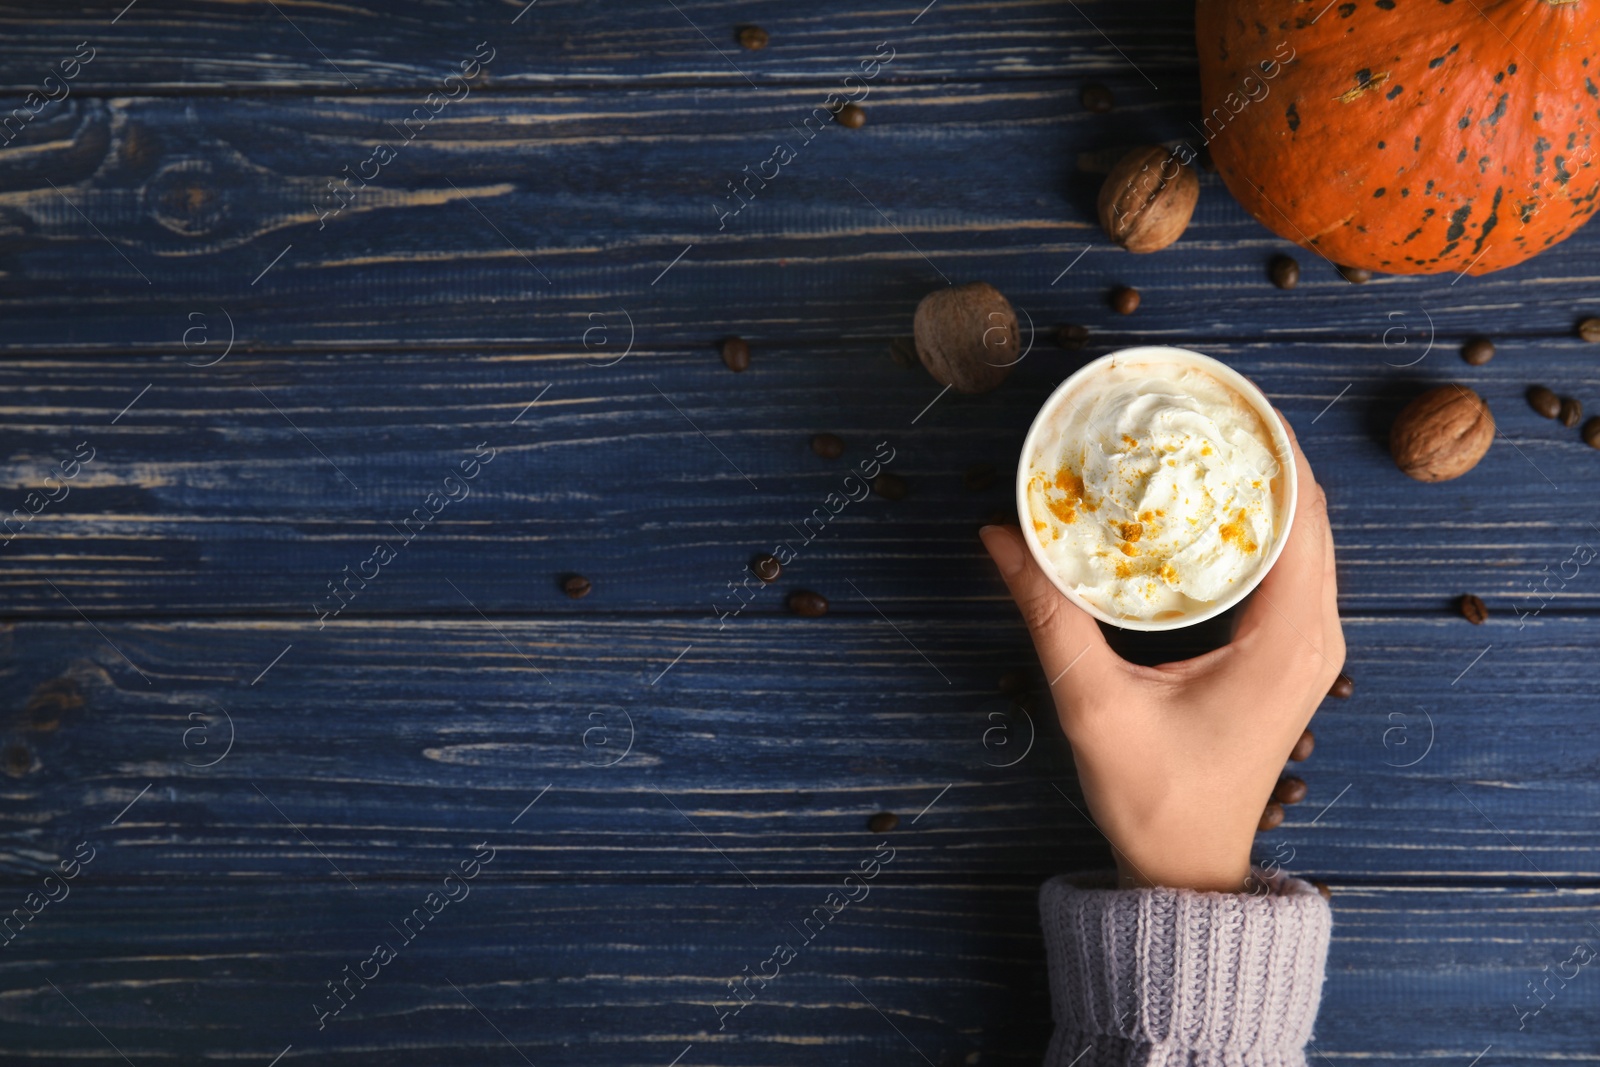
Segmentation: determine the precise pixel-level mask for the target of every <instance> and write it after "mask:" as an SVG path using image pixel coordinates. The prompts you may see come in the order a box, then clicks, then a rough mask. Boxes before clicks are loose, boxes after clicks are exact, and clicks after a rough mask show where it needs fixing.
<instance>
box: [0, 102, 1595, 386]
mask: <svg viewBox="0 0 1600 1067" xmlns="http://www.w3.org/2000/svg"><path fill="white" fill-rule="evenodd" d="M823 96H824V94H823V93H822V92H821V91H819V90H818V89H817V88H815V87H796V86H784V87H778V88H774V89H772V90H771V91H770V92H763V93H761V94H753V93H751V92H750V91H749V90H748V89H745V90H736V89H731V88H721V89H719V88H695V89H655V90H648V91H645V90H635V91H624V90H605V91H599V90H596V91H590V92H549V93H512V94H497V95H474V96H471V97H469V98H467V99H465V100H463V101H461V102H459V103H456V104H453V105H450V106H449V107H447V108H445V109H444V110H443V111H442V113H441V114H439V115H438V116H437V117H435V118H433V119H431V121H429V122H428V123H427V125H426V126H425V127H424V128H423V129H422V132H421V133H419V134H417V135H416V137H415V139H414V140H411V141H410V142H409V143H408V142H406V141H404V140H403V139H402V135H403V134H405V132H406V130H405V129H402V128H401V127H400V126H399V125H398V124H399V123H401V122H402V121H404V120H405V119H406V117H407V116H408V115H410V114H411V113H412V112H413V110H414V109H415V108H416V107H417V106H418V102H417V100H416V99H415V98H413V97H411V96H406V95H403V94H395V95H372V96H365V95H364V96H360V97H345V98H310V99H300V98H287V99H284V98H277V97H265V98H249V99H233V98H213V97H180V98H158V99H149V98H136V99H129V98H116V99H110V100H100V99H91V98H85V99H82V100H80V99H78V98H71V99H69V100H67V101H65V102H64V103H63V104H61V105H59V106H58V107H57V108H56V109H55V110H53V111H51V112H48V113H45V114H43V115H41V117H40V118H39V119H38V120H36V125H35V126H30V127H29V129H28V131H27V134H26V136H27V137H29V138H32V141H31V142H30V144H29V146H27V147H26V148H19V147H18V146H20V145H22V141H21V140H20V139H19V140H18V142H17V144H16V145H14V146H12V147H11V148H10V149H9V150H8V151H6V152H3V153H0V190H3V192H0V283H3V284H0V313H3V314H4V315H5V317H6V320H7V323H8V329H7V330H6V332H5V336H4V338H0V349H3V350H9V351H12V352H33V351H41V350H44V351H78V350H111V351H117V352H122V351H127V350H128V349H130V348H133V349H138V350H146V351H148V350H156V351H172V350H173V349H175V348H178V347H179V346H180V344H181V339H182V337H183V335H184V333H185V331H186V330H187V329H189V328H190V326H191V323H192V320H190V319H189V317H188V316H189V315H191V314H192V313H203V314H206V315H211V316H213V317H217V318H220V317H221V316H220V313H219V309H221V310H222V311H226V312H227V314H228V315H230V316H231V317H232V319H233V321H234V322H235V324H236V327H237V333H238V337H239V340H240V343H241V344H244V345H245V346H247V347H256V348H285V347H293V346H298V345H318V346H365V347H374V346H381V347H408V346H438V345H446V346H448V345H451V344H454V343H456V342H457V341H459V340H461V339H464V338H470V339H472V340H474V341H477V342H484V343H488V342H497V343H503V344H505V345H507V346H511V347H517V348H534V349H538V350H545V351H558V350H561V349H563V348H569V347H571V346H574V345H577V344H579V343H581V339H582V338H583V337H584V335H585V333H586V331H588V330H589V329H590V328H591V327H593V326H594V325H595V324H596V323H597V321H599V320H597V319H595V318H591V316H592V315H602V316H603V315H610V316H613V317H615V318H617V319H620V318H621V317H622V313H623V312H625V313H626V314H627V315H628V316H629V317H631V320H632V322H633V323H634V326H635V329H636V332H637V335H638V337H639V338H640V340H641V341H642V342H643V343H646V344H652V345H656V346H693V347H699V346H703V345H709V344H711V343H712V342H714V341H715V340H716V339H717V338H718V337H720V336H723V335H725V334H727V333H743V334H747V335H749V336H751V337H753V338H755V339H756V340H757V341H759V342H761V343H765V344H768V345H771V344H776V343H787V342H793V341H806V342H813V343H823V344H832V343H836V342H838V341H839V340H840V339H852V338H853V339H860V338H879V339H884V338H888V337H891V336H894V335H897V334H900V333H904V332H905V330H906V323H907V322H908V321H909V319H910V315H911V311H912V309H913V308H914V307H915V305H916V302H917V300H918V299H920V298H921V297H922V296H923V295H924V294H925V293H926V292H928V291H929V290H930V289H932V288H935V287H937V286H940V285H943V284H944V282H945V280H946V279H948V280H951V281H956V282H959V281H967V280H972V279H975V278H981V279H984V280H987V281H990V282H992V283H993V284H995V285H996V286H998V287H999V288H1000V289H1001V290H1002V291H1003V292H1005V293H1007V294H1008V295H1009V296H1010V297H1011V298H1012V300H1013V301H1015V302H1016V303H1017V304H1018V305H1019V306H1021V307H1023V308H1024V309H1026V310H1027V312H1028V314H1029V315H1031V316H1032V318H1033V320H1034V322H1036V323H1037V324H1039V325H1041V326H1046V327H1048V326H1052V325H1053V324H1055V323H1058V322H1062V321H1077V322H1084V323H1087V324H1088V325H1090V326H1091V327H1093V328H1094V329H1096V330H1099V331H1101V332H1104V333H1107V334H1109V335H1112V336H1126V335H1129V334H1137V335H1139V336H1141V337H1145V338H1163V339H1174V340H1176V339H1213V340H1216V339H1233V338H1241V337H1243V338H1251V339H1262V338H1279V339H1284V340H1290V339H1294V338H1302V339H1304V338H1327V339H1339V338H1344V339H1360V340H1364V341H1367V342H1370V343H1373V344H1381V343H1383V342H1384V341H1387V342H1388V343H1389V344H1390V345H1391V346H1394V347H1399V346H1400V345H1401V342H1403V341H1407V340H1409V341H1410V343H1411V347H1410V348H1407V349H1405V352H1406V355H1405V357H1404V358H1405V359H1410V358H1413V357H1412V353H1414V352H1415V351H1416V348H1417V347H1418V345H1419V343H1420V341H1421V339H1422V338H1423V337H1424V336H1427V335H1429V334H1430V332H1431V334H1433V335H1436V336H1439V337H1443V338H1446V339H1448V340H1450V341H1451V342H1453V343H1458V341H1459V339H1460V338H1461V337H1464V336H1466V335H1469V334H1471V333H1476V332H1487V333H1490V334H1493V335H1495V336H1498V337H1511V336H1516V337H1540V338H1548V339H1551V341H1552V342H1553V343H1557V344H1560V345H1562V346H1563V348H1564V349H1566V350H1569V351H1570V352H1571V355H1572V358H1574V359H1577V358H1579V357H1580V353H1582V354H1584V355H1587V349H1586V348H1585V347H1583V346H1580V344H1579V342H1578V341H1576V340H1575V339H1572V338H1571V335H1572V330H1573V326H1574V323H1575V322H1576V321H1577V319H1578V318H1579V317H1580V315H1583V314H1592V313H1594V311H1595V310H1596V308H1595V305H1594V296H1593V282H1594V267H1593V264H1594V250H1595V248H1596V242H1597V241H1600V231H1595V232H1587V231H1586V232H1584V233H1581V234H1579V235H1578V236H1577V237H1575V238H1574V239H1572V240H1570V241H1568V242H1566V243H1564V244H1562V245H1560V246H1557V247H1556V248H1554V249H1551V250H1550V251H1549V252H1547V253H1546V254H1545V255H1543V256H1541V257H1539V258H1538V260H1537V261H1536V262H1533V263H1529V264H1524V265H1523V266H1521V267H1518V268H1515V269H1512V270H1509V271H1503V272H1500V273H1497V274H1493V275H1490V276H1488V277H1485V278H1476V279H1461V280H1460V281H1459V282H1455V281H1454V279H1451V278H1449V277H1439V278H1432V279H1426V278H1398V277H1395V278H1383V279H1379V280H1378V281H1376V282H1374V283H1372V284H1370V285H1367V286H1352V285H1350V284H1348V283H1346V282H1345V281H1343V280H1342V279H1341V278H1340V277H1339V276H1338V275H1337V274H1336V273H1335V272H1334V270H1333V268H1332V266H1331V265H1329V264H1327V263H1325V262H1322V261H1321V260H1320V259H1318V257H1316V256H1315V255H1314V254H1311V253H1301V259H1302V260H1303V262H1304V264H1305V280H1304V281H1303V282H1302V283H1301V286H1300V288H1299V289H1298V290H1296V291H1295V292H1294V293H1292V294H1290V293H1283V292H1280V291H1278V290H1276V289H1274V288H1273V287H1272V286H1271V284H1270V283H1269V281H1268V279H1267V273H1266V265H1267V263H1268V261H1269V260H1270V258H1271V256H1272V255H1273V254H1274V253H1276V252H1279V251H1284V250H1287V249H1288V246H1287V245H1286V244H1285V243H1284V242H1282V241H1279V240H1278V239H1277V238H1275V237H1273V236H1272V235H1271V234H1269V233H1268V232H1267V231H1266V230H1265V229H1263V228H1262V227H1261V226H1260V225H1259V224H1257V223H1256V222H1255V221H1254V220H1253V219H1250V218H1248V217H1247V216H1246V215H1245V214H1244V213H1243V211H1242V209H1240V208H1239V207H1238V205H1237V204H1236V203H1234V201H1233V200H1232V198H1231V197H1230V196H1229V195H1228V194H1227V192H1226V190H1225V189H1224V188H1223V187H1222V185H1221V184H1220V181H1219V180H1218V179H1217V177H1216V176H1215V175H1205V176H1204V178H1203V185H1204V191H1203V194H1202V197H1201V203H1200V207H1199V210H1198V212H1197V214H1196V218H1195V222H1194V224H1193V225H1192V226H1191V227H1190V230H1189V232H1188V234H1186V236H1185V237H1184V238H1183V240H1182V241H1180V242H1179V243H1178V245H1176V246H1174V247H1173V248H1172V249H1169V250H1167V251H1165V252H1163V253H1160V254H1158V255H1153V256H1131V255H1129V254H1127V253H1124V252H1121V251H1119V250H1115V249H1113V248H1111V247H1110V246H1109V245H1108V244H1107V243H1106V242H1105V240H1104V238H1103V237H1102V235H1101V233H1100V230H1099V227H1098V224H1097V223H1096V221H1095V217H1094V208H1093V204H1094V197H1095V194H1096V190H1097V188H1098V185H1099V182H1100V180H1101V178H1102V177H1103V169H1104V168H1105V167H1106V166H1107V165H1108V164H1109V161H1110V160H1111V159H1113V158H1115V155H1116V153H1117V151H1118V150H1119V146H1121V147H1126V146H1127V145H1128V144H1129V143H1130V141H1136V140H1144V139H1149V138H1156V137H1171V138H1176V137H1182V136H1191V137H1193V136H1194V135H1193V131H1191V130H1190V129H1189V128H1188V126H1187V125H1186V122H1187V114H1186V111H1185V109H1184V108H1182V107H1176V106H1172V105H1167V104H1156V103H1151V104H1144V105H1140V104H1135V105H1134V106H1133V107H1131V108H1130V109H1129V110H1128V111H1127V112H1126V113H1118V114H1113V115H1092V114H1087V113H1085V112H1083V111H1082V109H1081V108H1080V107H1079V106H1078V105H1077V104H1076V90H1075V89H1074V88H1072V87H1069V86H1067V85H1065V84H1063V83H1061V82H1060V81H1055V80H1022V81H1004V82H977V83H971V82H968V83H951V84H940V85H889V84H885V85H884V86H883V87H882V88H881V89H880V90H878V91H876V92H874V94H873V96H872V98H871V101H870V105H869V106H870V110H871V113H872V115H873V119H872V120H871V121H870V122H869V123H868V125H867V126H865V127H863V128H862V129H860V130H846V129H844V128H842V127H840V126H838V125H837V124H835V123H832V122H826V121H817V120H813V123H812V126H811V127H806V126H805V125H804V123H805V121H806V119H807V117H808V116H810V115H812V113H813V109H815V108H816V107H818V106H819V105H820V104H821V103H822V101H823ZM817 129H820V130H821V132H820V133H815V134H812V133H810V132H808V131H810V130H817ZM812 136H814V140H809V141H807V139H806V138H807V137H812ZM780 141H782V142H784V143H787V144H789V145H790V146H791V147H792V148H793V150H794V151H795V153H796V155H795V158H793V159H792V160H791V161H789V162H788V163H787V165H784V166H782V167H781V168H779V169H778V170H777V172H776V176H775V177H772V178H771V179H770V181H765V184H764V185H763V184H762V183H763V179H762V178H761V177H759V176H757V177H754V178H751V177H748V176H747V175H746V173H745V172H744V168H746V167H749V168H751V169H750V171H749V174H751V175H755V174H756V173H757V170H758V169H759V165H760V164H761V163H762V162H763V161H764V160H767V159H768V158H769V157H772V156H773V155H774V151H775V145H776V144H777V143H778V142H780ZM380 143H392V144H391V147H394V150H395V152H396V155H395V158H393V159H392V160H391V161H389V162H388V163H387V164H384V165H381V166H379V165H378V164H377V163H376V162H369V161H372V160H374V159H375V152H376V151H377V149H376V146H377V145H378V144H380ZM345 168H349V169H348V171H347V170H346V169H345ZM375 169H376V174H377V176H376V177H371V178H370V181H369V182H368V184H367V185H366V186H365V188H363V187H362V179H361V177H360V175H363V174H365V175H368V176H369V177H370V175H371V173H372V172H373V171H374V170H375ZM766 170H767V172H768V173H769V174H771V173H773V170H774V167H773V166H770V165H769V166H768V167H767V168H766ZM347 175H352V176H355V177H354V180H353V181H352V182H351V185H350V187H349V188H350V189H351V190H354V192H343V193H341V194H340V196H342V197H343V201H345V202H348V206H347V207H345V208H343V209H342V210H341V211H339V212H338V213H337V214H333V213H331V209H332V208H333V207H336V206H337V205H338V204H339V203H340V202H341V200H340V199H337V198H336V197H335V196H334V194H333V193H330V192H329V189H328V186H329V184H330V182H331V181H332V180H333V179H336V178H338V179H343V178H344V177H346V176H347ZM735 181H738V182H749V185H748V188H747V189H744V191H743V193H742V194H741V195H742V196H745V197H749V198H750V199H749V202H748V203H746V202H745V201H744V200H743V199H741V198H740V196H735V195H734V194H733V192H732V191H731V190H730V186H731V184H732V183H734V182H735ZM852 183H853V186H854V187H852ZM52 186H54V187H52ZM741 188H742V189H743V188H744V187H742V186H741ZM741 204H743V205H744V206H743V207H742V209H741V210H739V212H738V214H737V215H733V216H731V217H728V216H727V214H726V213H728V212H730V211H732V210H733V209H734V208H736V207H738V206H739V205H741ZM325 211H327V212H329V214H327V215H326V216H325V217H324V215H323V212H325ZM1080 256H1081V257H1082V258H1081V259H1080V258H1079V257H1080ZM280 257H281V258H280ZM1535 282H1536V284H1534V283H1535ZM1117 284H1131V285H1136V286H1137V287H1138V288H1139V289H1140V290H1141V291H1142V292H1143V293H1144V302H1143V305H1142V306H1141V308H1140V310H1139V312H1138V313H1137V315H1136V316H1134V317H1133V318H1120V317H1118V316H1115V315H1114V314H1113V313H1112V312H1111V311H1110V310H1109V309H1108V308H1107V307H1106V293H1107V292H1108V290H1109V288H1110V287H1111V286H1113V285H1117ZM619 309H621V310H620V311H619ZM1430 323H1431V325H1430ZM1403 361H1404V360H1401V359H1397V360H1396V362H1403Z"/></svg>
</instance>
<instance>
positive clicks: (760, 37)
mask: <svg viewBox="0 0 1600 1067" xmlns="http://www.w3.org/2000/svg"><path fill="white" fill-rule="evenodd" d="M739 43H740V44H741V45H743V46H744V47H745V48H748V49H749V50H750V51H752V52H759V51H761V49H763V48H765V47H767V31H766V30H764V29H762V28H761V27H760V26H741V27H739Z"/></svg>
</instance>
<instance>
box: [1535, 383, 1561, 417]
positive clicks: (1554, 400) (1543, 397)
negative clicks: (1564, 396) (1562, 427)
mask: <svg viewBox="0 0 1600 1067" xmlns="http://www.w3.org/2000/svg"><path fill="white" fill-rule="evenodd" d="M1528 406H1529V407H1531V408H1533V410H1535V411H1537V412H1538V413H1539V414H1541V415H1543V416H1544V417H1545V418H1547V419H1553V418H1555V417H1556V416H1557V415H1560V414H1561V398H1560V397H1558V396H1556V394H1555V393H1553V392H1551V391H1550V390H1548V389H1546V388H1545V387H1544V386H1542V385H1534V386H1529V387H1528Z"/></svg>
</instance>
